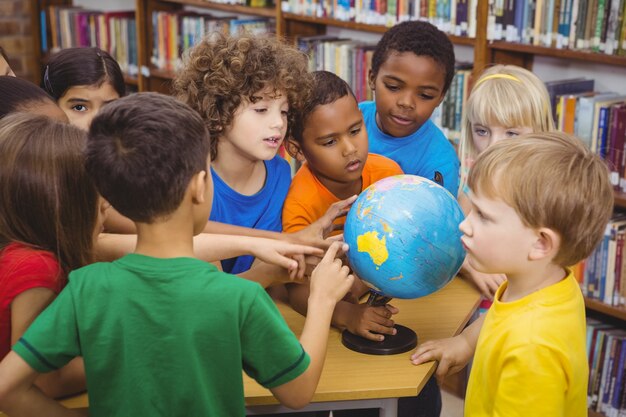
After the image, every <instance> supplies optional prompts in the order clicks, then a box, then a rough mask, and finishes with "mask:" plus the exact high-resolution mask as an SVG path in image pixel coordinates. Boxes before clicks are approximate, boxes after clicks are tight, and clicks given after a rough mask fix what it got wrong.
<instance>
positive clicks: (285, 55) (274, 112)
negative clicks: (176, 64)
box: [173, 33, 352, 279]
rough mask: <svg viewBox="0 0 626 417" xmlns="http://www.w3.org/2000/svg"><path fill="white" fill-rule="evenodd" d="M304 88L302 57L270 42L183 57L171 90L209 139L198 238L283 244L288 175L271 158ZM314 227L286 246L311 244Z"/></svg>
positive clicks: (218, 44)
mask: <svg viewBox="0 0 626 417" xmlns="http://www.w3.org/2000/svg"><path fill="white" fill-rule="evenodd" d="M310 85H311V80H310V74H309V73H308V70H307V60H306V57H305V55H304V54H303V53H302V52H300V51H299V50H298V49H296V48H295V47H293V46H291V45H287V44H285V43H283V42H281V41H279V40H277V39H276V38H275V37H250V36H248V35H239V36H231V37H229V36H225V35H222V34H219V33H214V34H212V35H211V36H210V37H208V38H205V39H203V40H202V41H201V42H200V43H198V44H197V45H196V46H194V47H193V48H191V49H190V50H189V52H188V53H187V55H186V56H185V57H184V64H183V68H182V69H181V71H180V72H179V73H178V75H177V77H176V79H175V80H174V83H173V89H174V95H175V96H176V97H177V98H178V99H179V100H181V101H183V102H184V103H186V104H188V105H189V106H191V107H192V108H193V109H194V110H196V111H197V112H198V113H200V115H201V116H202V118H203V120H204V122H205V124H206V125H207V127H208V130H209V133H210V136H211V161H212V164H211V175H212V177H213V182H214V184H215V198H214V199H213V208H212V210H211V217H210V219H209V220H210V221H209V224H208V226H207V228H206V229H205V231H207V232H210V233H223V234H239V235H248V236H250V235H251V236H256V237H270V238H279V239H286V237H285V236H281V234H280V232H281V231H282V218H281V212H282V207H283V202H284V201H285V197H286V196H287V191H288V189H289V184H290V182H291V169H290V167H289V164H288V163H287V162H286V161H285V160H284V159H283V158H282V157H280V156H279V155H277V153H278V149H279V147H280V146H281V144H282V143H283V140H284V139H285V135H286V133H287V128H288V125H289V121H290V119H291V117H292V115H293V114H294V112H295V111H297V110H298V109H300V108H302V107H303V104H304V103H305V101H306V100H307V97H308V95H309V91H310ZM350 201H352V200H350ZM333 210H335V213H338V212H339V211H341V209H337V207H336V206H335V207H333ZM330 217H332V219H334V216H332V215H331V216H330ZM323 221H325V220H324V219H323ZM331 221H332V220H331ZM326 223H327V224H330V222H328V221H326ZM319 224H321V223H317V224H316V225H314V226H313V227H310V228H308V229H307V230H306V231H304V232H300V233H299V236H298V235H296V236H294V235H295V234H290V236H289V239H293V240H299V241H300V242H302V243H317V244H319V243H320V242H321V240H322V239H321V235H322V234H323V230H322V229H323V227H318V225H319ZM313 236H315V237H317V238H315V237H313ZM253 260H254V258H253V257H251V256H240V257H238V258H231V259H226V260H223V261H222V268H223V270H224V271H226V272H230V273H233V274H240V276H242V275H241V273H242V272H245V271H248V270H249V269H250V268H251V266H252V263H253ZM257 267H259V265H255V268H257ZM267 272H269V274H272V271H267ZM275 272H276V273H280V271H275ZM261 275H263V274H261ZM264 275H267V273H265V274H264ZM252 279H254V278H252Z"/></svg>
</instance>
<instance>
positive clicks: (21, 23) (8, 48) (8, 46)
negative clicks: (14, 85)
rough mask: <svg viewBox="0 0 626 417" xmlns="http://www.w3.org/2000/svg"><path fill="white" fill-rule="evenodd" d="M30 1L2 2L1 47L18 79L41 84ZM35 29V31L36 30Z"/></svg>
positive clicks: (0, 11)
mask: <svg viewBox="0 0 626 417" xmlns="http://www.w3.org/2000/svg"><path fill="white" fill-rule="evenodd" d="M31 9H32V5H31V1H30V0H0V46H2V48H3V49H4V51H5V52H6V54H7V56H8V57H9V63H10V64H11V68H12V69H13V71H14V72H15V74H16V75H17V76H18V77H21V78H26V79H29V80H31V81H33V82H36V83H39V77H40V74H39V72H40V71H39V63H38V59H39V58H38V56H39V55H38V54H36V51H35V50H34V49H35V46H34V45H35V40H36V38H34V37H33V36H38V35H34V33H33V32H37V31H36V29H37V28H33V27H32V10H31ZM34 29H35V30H34Z"/></svg>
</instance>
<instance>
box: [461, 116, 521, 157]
mask: <svg viewBox="0 0 626 417" xmlns="http://www.w3.org/2000/svg"><path fill="white" fill-rule="evenodd" d="M532 132H533V128H532V127H528V126H512V127H511V126H502V125H500V124H497V123H491V124H485V125H483V124H480V123H472V141H473V142H474V147H475V148H476V151H477V152H478V153H481V152H482V151H484V150H485V149H487V148H488V147H490V146H491V145H493V144H494V143H496V142H500V141H501V140H503V139H507V138H514V137H516V136H519V135H525V134H527V133H532Z"/></svg>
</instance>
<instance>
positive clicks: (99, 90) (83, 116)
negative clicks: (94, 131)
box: [59, 82, 120, 130]
mask: <svg viewBox="0 0 626 417" xmlns="http://www.w3.org/2000/svg"><path fill="white" fill-rule="evenodd" d="M118 98H120V96H119V94H117V91H115V89H114V88H113V86H112V85H111V84H109V83H106V82H105V83H103V84H102V85H101V86H100V87H94V86H90V85H78V86H74V87H70V88H68V90H67V91H66V92H65V94H63V95H62V96H61V98H59V106H60V107H61V109H62V110H63V111H64V112H65V114H67V118H68V119H69V120H70V123H71V124H73V125H74V126H78V127H80V128H81V129H84V130H88V129H89V125H90V124H91V120H93V118H94V117H95V115H96V114H97V113H98V111H100V108H101V107H102V106H104V105H105V104H107V103H110V102H112V101H114V100H117V99H118Z"/></svg>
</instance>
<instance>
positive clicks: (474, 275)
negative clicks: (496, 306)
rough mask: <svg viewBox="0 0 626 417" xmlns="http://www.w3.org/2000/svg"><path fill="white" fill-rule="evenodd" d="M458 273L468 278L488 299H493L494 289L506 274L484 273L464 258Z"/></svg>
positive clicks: (500, 283)
mask: <svg viewBox="0 0 626 417" xmlns="http://www.w3.org/2000/svg"><path fill="white" fill-rule="evenodd" d="M460 275H461V276H463V277H465V278H466V279H469V280H470V281H471V282H472V283H473V284H474V285H475V286H476V288H478V290H479V291H480V292H481V293H482V294H483V296H485V297H487V298H488V299H490V300H493V297H494V295H495V294H496V290H497V289H498V287H500V285H502V283H503V282H504V281H506V276H505V275H503V274H485V273H483V272H479V271H477V270H475V269H474V268H472V266H471V265H470V264H469V262H468V261H467V258H465V261H464V262H463V266H462V267H461V272H460Z"/></svg>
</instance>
